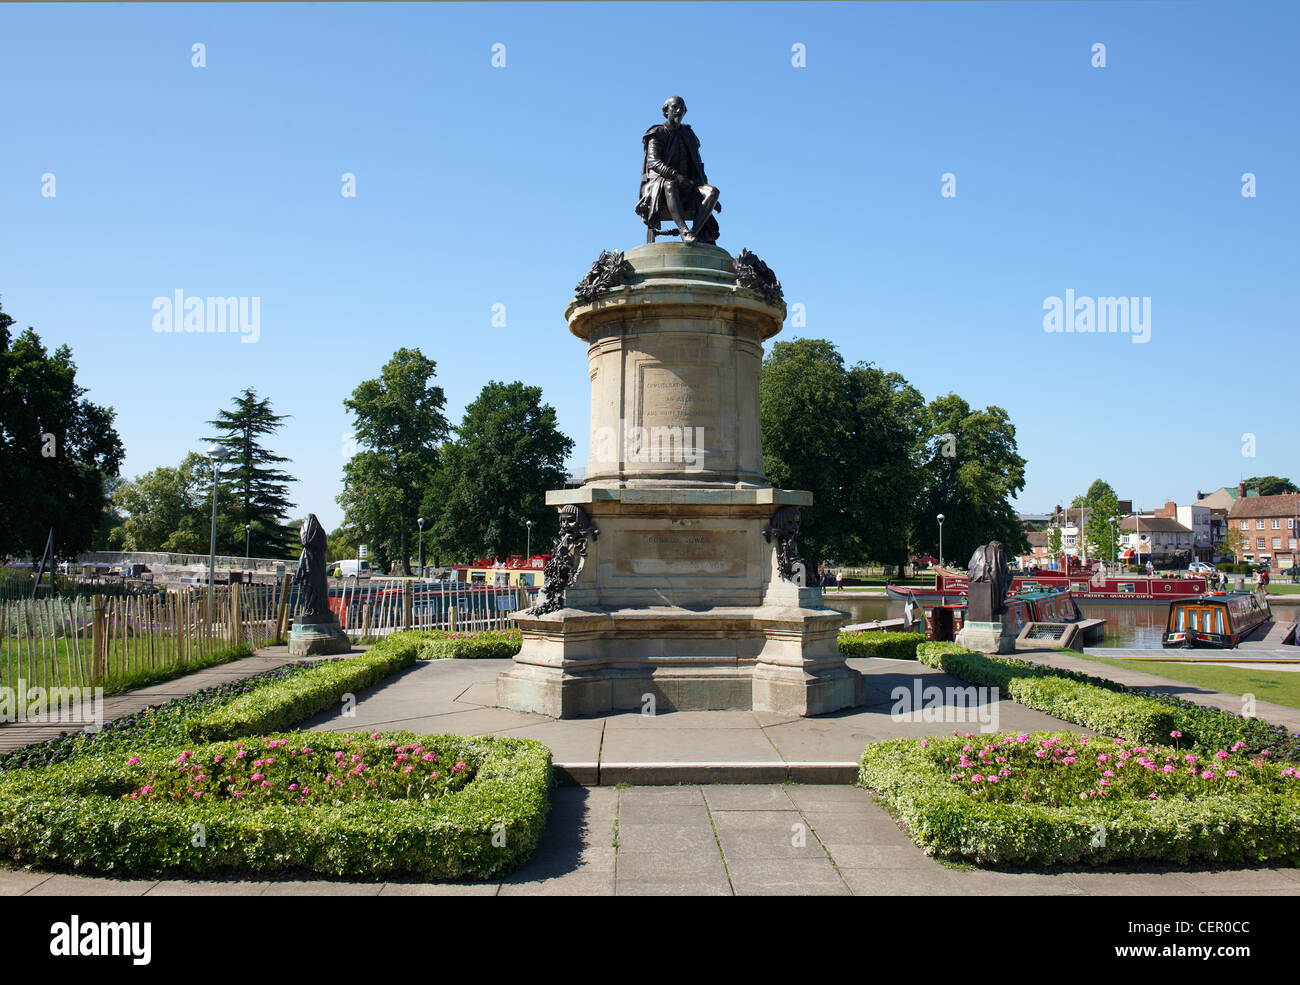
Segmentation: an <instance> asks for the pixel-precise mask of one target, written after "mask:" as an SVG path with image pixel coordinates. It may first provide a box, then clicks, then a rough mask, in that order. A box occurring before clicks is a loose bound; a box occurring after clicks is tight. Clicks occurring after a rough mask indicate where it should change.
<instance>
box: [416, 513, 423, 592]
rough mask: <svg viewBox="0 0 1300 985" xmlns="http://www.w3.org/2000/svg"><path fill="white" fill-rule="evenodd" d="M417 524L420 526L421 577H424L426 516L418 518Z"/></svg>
mask: <svg viewBox="0 0 1300 985" xmlns="http://www.w3.org/2000/svg"><path fill="white" fill-rule="evenodd" d="M415 522H416V524H417V525H418V526H419V528H420V551H419V553H420V577H421V578H423V577H424V517H420V518H418V519H417V520H416V521H415Z"/></svg>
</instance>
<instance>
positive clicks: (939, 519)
mask: <svg viewBox="0 0 1300 985" xmlns="http://www.w3.org/2000/svg"><path fill="white" fill-rule="evenodd" d="M935 519H937V520H938V521H939V567H941V568H942V567H943V514H942V513H940V514H939V515H938V516H937V517H935Z"/></svg>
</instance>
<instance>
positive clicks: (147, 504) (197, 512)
mask: <svg viewBox="0 0 1300 985" xmlns="http://www.w3.org/2000/svg"><path fill="white" fill-rule="evenodd" d="M210 472H211V470H210V468H209V466H208V462H207V459H205V458H204V457H203V456H202V455H197V454H195V453H194V452H191V453H190V454H188V455H186V456H185V459H184V461H182V462H181V464H180V465H179V466H176V467H175V468H172V467H170V466H165V465H164V466H161V467H160V468H156V469H153V470H152V471H150V472H146V473H145V474H144V475H141V476H137V477H136V478H134V479H132V480H130V481H129V482H124V483H122V484H121V485H120V486H119V487H118V489H117V491H116V493H115V494H114V496H113V506H114V509H115V510H116V511H117V512H118V513H119V514H120V515H121V517H122V520H121V522H120V523H119V524H118V525H117V526H116V527H114V528H113V531H112V533H111V534H110V535H109V545H110V546H111V547H112V548H113V549H115V550H124V551H174V552H176V553H180V554H206V553H207V552H208V542H209V519H210V514H209V512H208V510H209V506H210V503H211V500H210V499H208V496H210V495H211V486H212V483H211V480H210V479H209V478H208V477H209V475H210ZM205 485H206V486H207V488H208V492H207V493H205V492H204V486H205Z"/></svg>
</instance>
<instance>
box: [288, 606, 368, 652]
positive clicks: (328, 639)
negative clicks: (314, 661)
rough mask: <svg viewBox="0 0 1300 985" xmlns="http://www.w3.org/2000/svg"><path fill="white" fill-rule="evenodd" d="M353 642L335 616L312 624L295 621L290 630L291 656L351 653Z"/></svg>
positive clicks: (306, 621)
mask: <svg viewBox="0 0 1300 985" xmlns="http://www.w3.org/2000/svg"><path fill="white" fill-rule="evenodd" d="M351 651H352V640H350V639H349V638H348V634H347V633H345V632H343V628H342V627H341V626H340V625H339V623H338V620H337V619H335V618H334V616H333V615H331V616H330V617H329V619H322V620H320V621H319V622H311V621H308V620H305V619H294V621H293V628H292V629H291V630H289V656H291V657H308V656H314V655H322V656H323V655H328V654H333V653H350V652H351Z"/></svg>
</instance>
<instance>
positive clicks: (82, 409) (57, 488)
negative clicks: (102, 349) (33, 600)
mask: <svg viewBox="0 0 1300 985" xmlns="http://www.w3.org/2000/svg"><path fill="white" fill-rule="evenodd" d="M12 325H13V319H12V318H11V317H9V315H7V314H5V312H4V311H2V310H0V517H2V518H3V523H0V555H6V554H9V555H14V556H18V557H30V558H33V559H35V558H37V557H39V556H40V554H41V552H42V551H43V550H44V549H45V542H46V538H47V535H48V534H49V531H50V529H51V528H53V529H54V547H55V552H56V554H57V555H58V556H59V557H60V558H66V559H71V558H74V557H76V555H77V554H79V553H81V552H82V551H85V550H87V549H88V548H89V547H90V546H91V545H92V543H93V542H94V540H95V537H96V534H97V532H98V531H99V529H100V528H101V526H102V524H103V522H104V511H105V509H106V508H107V506H108V502H109V496H108V487H107V484H108V482H109V480H111V479H112V478H113V477H114V476H116V475H117V474H118V470H119V468H120V466H121V462H122V454H123V450H122V440H121V438H120V437H119V436H118V434H117V431H116V430H115V429H114V427H113V418H114V412H113V410H112V409H111V408H108V407H101V406H99V405H98V404H94V403H91V402H90V401H89V400H86V399H85V394H86V389H85V388H84V387H81V386H78V385H77V367H76V364H75V363H74V362H73V361H72V350H71V349H70V348H68V346H66V345H61V346H59V347H58V348H57V349H55V350H54V352H53V353H50V352H48V351H47V350H46V348H45V346H44V345H43V344H42V342H41V339H40V336H38V335H37V334H36V332H35V331H34V330H32V329H31V328H28V329H27V330H25V331H24V332H22V333H21V334H20V335H18V337H17V338H13V336H12V333H11V330H10V327H11V326H12Z"/></svg>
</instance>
